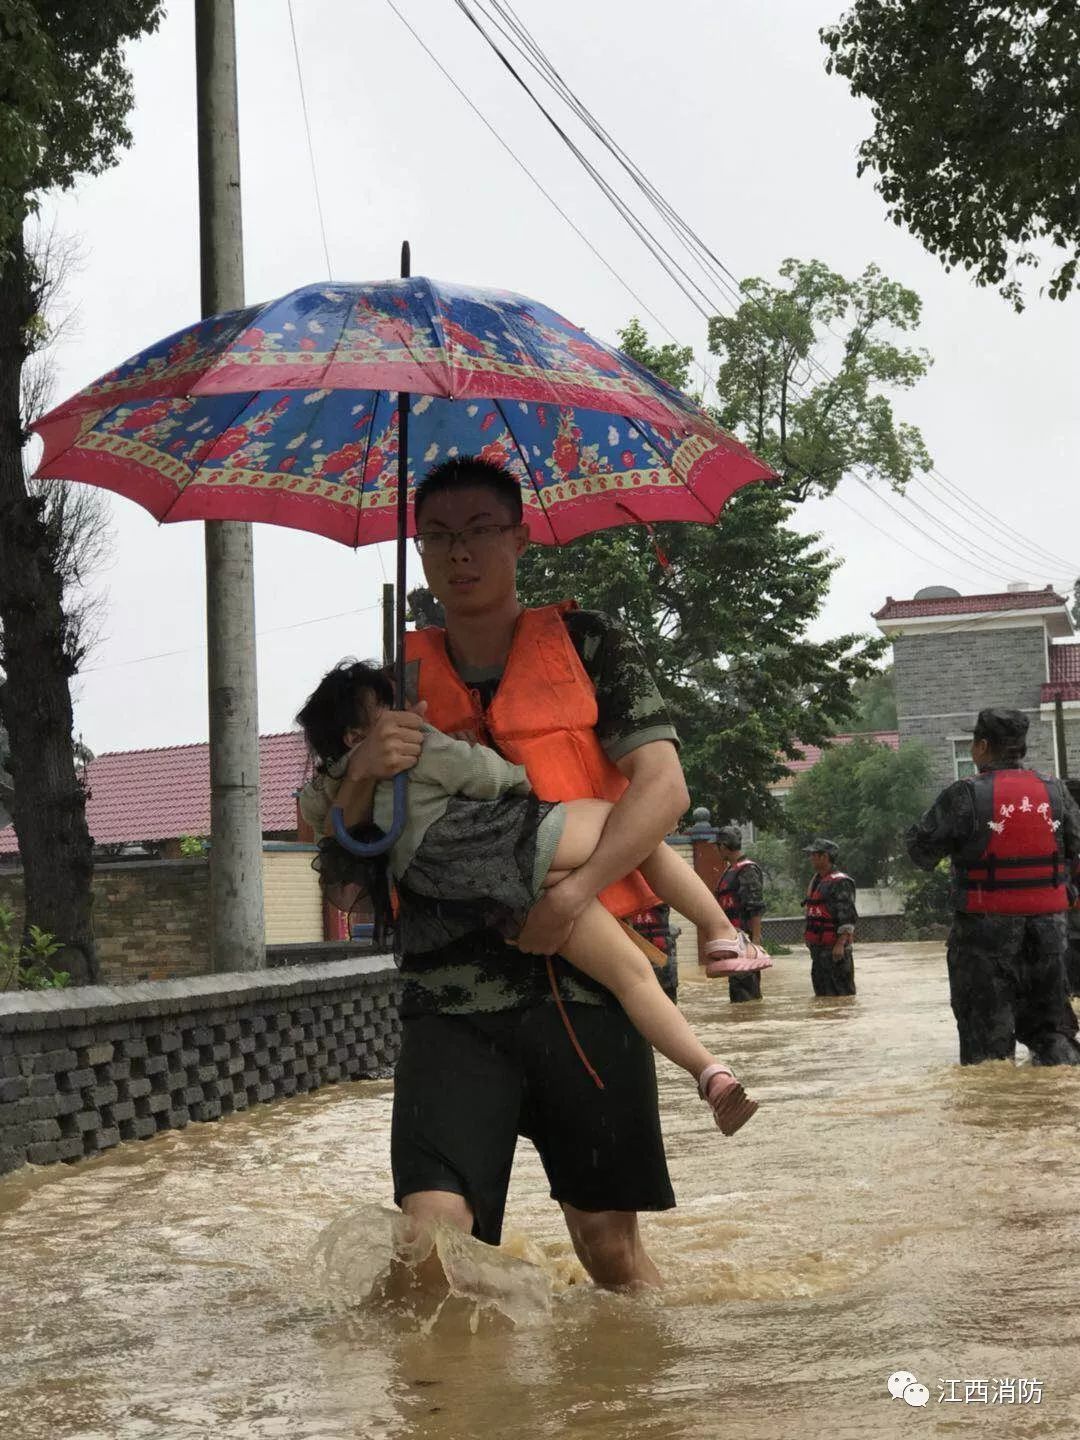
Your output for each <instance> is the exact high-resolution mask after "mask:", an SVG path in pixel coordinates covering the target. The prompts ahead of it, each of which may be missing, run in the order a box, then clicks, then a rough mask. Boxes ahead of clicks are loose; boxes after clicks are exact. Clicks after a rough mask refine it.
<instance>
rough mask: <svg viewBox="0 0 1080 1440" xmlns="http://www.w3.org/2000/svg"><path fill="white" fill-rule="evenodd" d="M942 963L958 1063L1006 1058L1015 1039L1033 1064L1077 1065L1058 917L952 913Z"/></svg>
mask: <svg viewBox="0 0 1080 1440" xmlns="http://www.w3.org/2000/svg"><path fill="white" fill-rule="evenodd" d="M948 960H949V993H950V997H951V999H952V1009H953V1014H954V1015H955V1016H956V1027H957V1029H958V1031H959V1032H960V1064H961V1065H978V1064H979V1063H980V1062H981V1061H983V1060H1009V1059H1011V1058H1012V1056H1013V1055H1014V1053H1015V1050H1016V1042H1017V1040H1019V1041H1020V1043H1021V1044H1023V1045H1026V1046H1027V1047H1028V1049H1029V1050H1030V1051H1031V1058H1032V1061H1033V1062H1034V1063H1035V1064H1039V1065H1080V1046H1078V1045H1077V1043H1076V1041H1075V1039H1074V1038H1073V1036H1074V1035H1075V1033H1076V1018H1075V1016H1074V1015H1073V1011H1072V1006H1071V1005H1070V1004H1069V1002H1068V999H1067V998H1066V983H1065V917H1064V915H966V914H958V915H956V916H954V917H953V926H952V929H951V931H950V932H949V949H948Z"/></svg>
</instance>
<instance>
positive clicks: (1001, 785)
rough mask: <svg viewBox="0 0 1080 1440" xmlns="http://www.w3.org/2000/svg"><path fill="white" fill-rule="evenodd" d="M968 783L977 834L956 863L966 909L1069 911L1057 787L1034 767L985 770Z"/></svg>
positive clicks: (1011, 912) (990, 912) (998, 912)
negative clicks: (971, 792)
mask: <svg viewBox="0 0 1080 1440" xmlns="http://www.w3.org/2000/svg"><path fill="white" fill-rule="evenodd" d="M967 783H968V784H969V785H970V786H971V787H972V789H973V791H974V798H975V838H974V839H973V841H972V843H971V845H970V846H969V847H968V849H967V851H966V852H965V854H964V855H962V856H960V857H958V858H957V860H955V861H954V864H953V879H954V883H955V886H956V890H957V893H958V895H959V896H960V898H961V900H962V902H963V903H962V908H963V909H964V910H966V911H969V912H972V913H974V914H982V915H1052V914H1056V913H1057V912H1058V911H1060V910H1067V909H1068V908H1069V897H1068V891H1067V889H1066V881H1067V879H1068V866H1067V865H1066V863H1065V847H1064V841H1063V838H1062V835H1061V813H1062V803H1061V789H1060V786H1058V785H1056V784H1055V783H1053V782H1051V781H1047V780H1045V779H1044V778H1043V777H1042V776H1041V775H1037V774H1036V773H1035V771H1034V770H984V771H982V773H981V774H979V775H973V776H971V778H970V779H969V780H968V781H967Z"/></svg>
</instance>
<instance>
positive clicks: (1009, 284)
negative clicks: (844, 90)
mask: <svg viewBox="0 0 1080 1440" xmlns="http://www.w3.org/2000/svg"><path fill="white" fill-rule="evenodd" d="M821 38H822V41H823V42H824V44H825V45H826V47H827V48H828V51H829V58H828V61H827V62H826V68H827V69H828V70H829V71H834V70H835V71H836V73H837V74H839V75H842V76H843V77H844V78H845V79H846V80H847V81H848V83H849V85H850V86H851V91H852V93H853V94H854V95H858V96H862V97H864V98H865V99H867V100H869V101H870V103H871V106H872V107H873V117H874V130H873V133H872V134H871V135H870V137H869V138H868V139H867V140H864V141H863V143H862V145H861V146H860V147H859V163H858V169H859V174H860V175H861V174H862V173H863V172H864V171H865V170H867V169H873V170H876V171H877V174H878V181H877V189H878V191H879V192H880V194H881V195H882V197H883V198H884V200H885V203H886V205H887V206H888V212H889V215H890V217H891V219H892V220H893V221H894V222H895V223H896V224H897V225H904V226H906V227H907V228H908V229H909V230H911V231H912V233H913V234H914V235H916V236H917V237H918V239H919V240H921V241H922V243H923V245H925V246H926V248H927V249H928V250H929V251H931V253H932V254H934V255H937V256H938V258H939V259H940V260H941V261H943V263H944V264H945V267H946V269H952V268H953V267H955V266H958V265H962V266H963V267H964V269H965V270H970V271H972V272H973V274H974V278H975V281H976V283H977V284H979V285H994V286H996V287H997V288H998V289H999V290H1000V292H1001V294H1002V295H1003V296H1004V297H1005V298H1006V299H1007V300H1008V301H1010V303H1011V304H1013V305H1014V306H1015V307H1016V309H1018V310H1019V309H1021V308H1022V307H1023V295H1022V289H1021V284H1020V279H1019V278H1018V273H1017V272H1018V271H1020V270H1021V269H1023V268H1028V267H1040V266H1042V267H1045V268H1046V269H1047V270H1048V271H1049V277H1050V278H1049V284H1048V287H1047V288H1048V291H1049V294H1050V295H1051V297H1052V298H1054V299H1057V300H1061V299H1064V297H1065V296H1066V295H1067V294H1068V293H1069V291H1070V290H1071V289H1072V288H1073V287H1074V286H1075V285H1076V283H1077V263H1078V261H1080V204H1078V203H1077V188H1076V185H1077V181H1076V177H1077V175H1078V174H1080V123H1078V119H1077V117H1078V116H1080V22H1078V18H1077V7H1076V0H1012V3H988V0H983V3H979V0H855V3H854V4H853V5H852V6H851V8H850V9H849V10H848V11H847V12H846V13H845V14H844V15H843V16H841V18H840V19H839V20H838V21H837V23H836V24H835V25H830V26H827V27H826V28H825V29H823V30H822V31H821ZM1063 252H1064V253H1063ZM1051 257H1052V258H1051Z"/></svg>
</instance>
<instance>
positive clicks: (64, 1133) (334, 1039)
mask: <svg viewBox="0 0 1080 1440" xmlns="http://www.w3.org/2000/svg"><path fill="white" fill-rule="evenodd" d="M399 988H400V985H399V980H398V973H397V970H396V969H395V968H394V966H393V963H392V962H388V961H387V959H386V957H385V956H371V957H362V958H357V959H351V960H339V961H333V962H329V963H324V964H314V965H304V966H302V967H296V968H294V969H281V970H275V971H274V972H273V974H272V976H270V975H268V973H267V972H266V971H260V972H256V973H254V974H239V973H238V974H230V975H211V976H201V977H199V978H197V979H188V980H164V981H146V982H144V983H142V984H135V985H125V986H124V987H123V988H122V989H115V990H114V989H110V988H109V987H107V986H87V987H85V988H81V989H76V990H55V991H35V992H26V991H21V992H15V993H10V994H3V995H0V1174H3V1173H5V1172H7V1171H9V1170H15V1169H18V1167H19V1166H21V1165H24V1164H27V1163H30V1164H34V1165H46V1164H50V1163H52V1162H54V1161H58V1160H66V1161H74V1160H79V1159H82V1158H83V1157H84V1156H87V1155H96V1154H98V1153H99V1152H100V1151H102V1150H107V1149H109V1148H110V1147H111V1146H113V1145H118V1144H120V1142H121V1141H125V1140H145V1139H148V1138H149V1137H150V1136H152V1135H156V1134H157V1132H158V1131H159V1130H169V1129H182V1128H183V1127H184V1126H186V1125H187V1124H189V1123H190V1122H192V1121H195V1122H199V1121H209V1120H217V1119H218V1118H220V1117H221V1116H222V1115H229V1114H231V1113H232V1112H233V1111H237V1110H246V1109H247V1108H248V1106H250V1105H256V1104H260V1103H264V1102H266V1101H270V1100H275V1099H277V1098H278V1097H280V1096H287V1095H296V1094H299V1093H302V1092H303V1091H307V1090H315V1089H318V1088H319V1087H320V1086H323V1085H330V1084H333V1083H334V1082H335V1081H338V1080H355V1079H360V1078H364V1077H368V1078H373V1077H380V1076H387V1075H389V1074H390V1073H391V1071H392V1067H393V1064H394V1061H395V1059H396V1058H397V1051H398V1045H399V1041H400V1034H401V1025H400V1021H399V1019H398V1011H397V1007H398V998H399Z"/></svg>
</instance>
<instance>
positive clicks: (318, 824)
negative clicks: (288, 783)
mask: <svg viewBox="0 0 1080 1440" xmlns="http://www.w3.org/2000/svg"><path fill="white" fill-rule="evenodd" d="M340 788H341V780H340V779H339V778H337V777H335V776H333V775H328V774H326V772H325V771H321V770H320V771H318V772H317V773H316V774H315V775H313V776H312V777H311V779H310V780H309V781H308V782H307V784H306V785H304V786H303V787H302V789H301V790H300V793H299V795H298V796H297V799H298V800H299V802H300V814H301V815H302V816H303V817H304V819H305V820H306V821H307V823H308V824H309V825H310V826H311V828H312V830H314V832H315V840H316V842H318V841H319V840H321V839H322V837H323V836H324V835H325V834H326V833H327V822H328V821H329V819H330V811H331V809H332V808H333V806H334V803H335V801H336V799H337V793H338V790H339V789H340Z"/></svg>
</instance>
